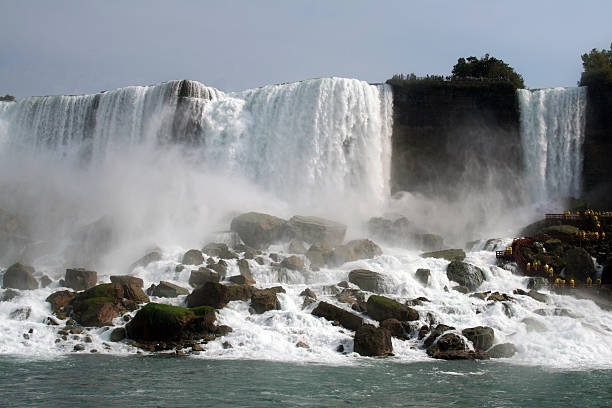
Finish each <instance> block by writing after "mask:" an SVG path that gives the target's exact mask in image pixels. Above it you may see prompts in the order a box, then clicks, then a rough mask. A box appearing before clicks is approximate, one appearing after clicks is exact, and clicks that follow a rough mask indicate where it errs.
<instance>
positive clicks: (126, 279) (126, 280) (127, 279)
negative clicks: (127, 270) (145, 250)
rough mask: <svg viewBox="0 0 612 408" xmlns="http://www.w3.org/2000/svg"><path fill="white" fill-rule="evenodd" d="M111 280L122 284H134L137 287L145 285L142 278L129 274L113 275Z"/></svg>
mask: <svg viewBox="0 0 612 408" xmlns="http://www.w3.org/2000/svg"><path fill="white" fill-rule="evenodd" d="M110 281H111V282H112V283H118V284H120V285H122V286H134V287H137V288H142V287H144V282H143V281H142V279H140V278H137V277H135V276H128V275H112V276H111V277H110Z"/></svg>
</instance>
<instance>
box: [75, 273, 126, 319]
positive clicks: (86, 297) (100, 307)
mask: <svg viewBox="0 0 612 408" xmlns="http://www.w3.org/2000/svg"><path fill="white" fill-rule="evenodd" d="M124 295H125V292H124V290H123V287H122V286H121V285H119V284H118V283H105V284H101V285H97V286H94V287H93V288H90V289H88V290H86V291H84V292H81V293H78V294H77V296H76V298H75V299H74V300H73V301H72V307H73V316H74V319H75V320H76V321H77V322H78V323H79V324H80V325H82V326H96V327H102V326H111V325H112V320H113V319H114V318H115V317H117V316H119V312H120V310H121V308H122V305H120V302H121V300H122V299H123V298H124Z"/></svg>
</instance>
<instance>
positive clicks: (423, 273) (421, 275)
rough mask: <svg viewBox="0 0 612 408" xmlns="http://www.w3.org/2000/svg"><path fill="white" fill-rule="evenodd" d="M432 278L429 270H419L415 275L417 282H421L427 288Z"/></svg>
mask: <svg viewBox="0 0 612 408" xmlns="http://www.w3.org/2000/svg"><path fill="white" fill-rule="evenodd" d="M430 276H431V271H430V270H429V269H417V270H416V273H415V277H416V278H417V280H418V281H419V282H421V283H422V284H423V285H424V286H427V283H428V282H429V277H430Z"/></svg>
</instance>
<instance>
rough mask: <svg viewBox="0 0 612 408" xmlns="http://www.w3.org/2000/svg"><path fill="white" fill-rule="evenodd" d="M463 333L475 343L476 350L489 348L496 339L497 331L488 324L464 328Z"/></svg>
mask: <svg viewBox="0 0 612 408" xmlns="http://www.w3.org/2000/svg"><path fill="white" fill-rule="evenodd" d="M461 334H463V335H464V336H465V337H466V338H467V339H468V340H469V341H471V342H472V344H474V350H476V351H485V350H488V349H489V348H491V346H492V345H493V340H495V331H494V330H493V328H491V327H487V326H477V327H470V328H467V329H463V330H462V331H461Z"/></svg>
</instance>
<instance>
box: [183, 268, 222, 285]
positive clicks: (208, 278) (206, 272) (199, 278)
mask: <svg viewBox="0 0 612 408" xmlns="http://www.w3.org/2000/svg"><path fill="white" fill-rule="evenodd" d="M206 282H219V274H218V273H217V272H215V271H213V270H211V269H208V268H205V267H201V268H200V269H198V270H195V271H191V274H190V275H189V284H190V285H191V286H193V287H194V288H197V287H198V286H201V285H203V284H205V283H206Z"/></svg>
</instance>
